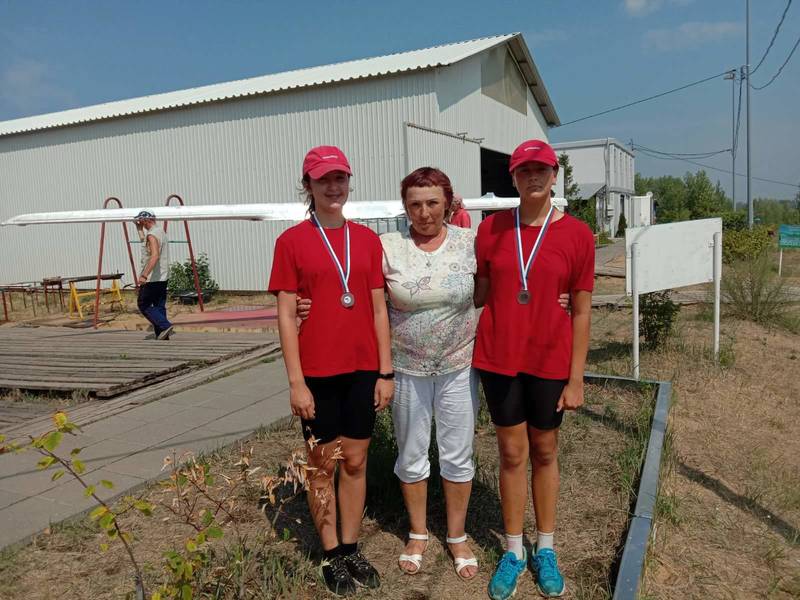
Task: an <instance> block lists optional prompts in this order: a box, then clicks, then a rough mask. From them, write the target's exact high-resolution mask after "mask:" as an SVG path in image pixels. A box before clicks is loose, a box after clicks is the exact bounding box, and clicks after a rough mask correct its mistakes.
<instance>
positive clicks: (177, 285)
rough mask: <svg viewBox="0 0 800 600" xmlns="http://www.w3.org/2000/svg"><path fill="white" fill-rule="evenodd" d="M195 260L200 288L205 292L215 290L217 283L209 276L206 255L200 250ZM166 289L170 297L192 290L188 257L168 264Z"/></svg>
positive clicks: (192, 282)
mask: <svg viewBox="0 0 800 600" xmlns="http://www.w3.org/2000/svg"><path fill="white" fill-rule="evenodd" d="M195 262H196V264H197V278H198V279H199V280H200V289H201V290H202V291H203V292H205V293H207V294H210V293H213V292H216V291H217V290H218V289H219V285H218V284H217V282H216V281H214V279H213V278H212V277H211V267H210V266H209V264H208V255H207V254H205V253H204V252H201V253H200V254H198V255H197V258H196V259H195ZM167 291H168V292H169V295H170V296H172V297H175V296H177V295H179V294H185V293H186V292H193V291H194V274H193V273H192V261H191V260H190V259H188V258H187V259H186V261H184V262H183V263H179V262H174V263H172V264H171V265H170V266H169V277H168V280H167Z"/></svg>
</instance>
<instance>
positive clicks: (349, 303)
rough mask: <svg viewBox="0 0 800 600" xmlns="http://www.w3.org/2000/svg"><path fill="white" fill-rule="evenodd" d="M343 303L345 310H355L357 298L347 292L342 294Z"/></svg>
mask: <svg viewBox="0 0 800 600" xmlns="http://www.w3.org/2000/svg"><path fill="white" fill-rule="evenodd" d="M341 302H342V306H344V307H345V308H353V306H354V305H355V303H356V297H355V296H354V295H353V294H351V293H350V292H346V293H344V294H342V298H341Z"/></svg>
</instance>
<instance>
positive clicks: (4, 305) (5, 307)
mask: <svg viewBox="0 0 800 600" xmlns="http://www.w3.org/2000/svg"><path fill="white" fill-rule="evenodd" d="M3 315H5V320H6V321H8V306H6V291H5V290H3Z"/></svg>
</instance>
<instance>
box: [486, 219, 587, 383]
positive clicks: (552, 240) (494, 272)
mask: <svg viewBox="0 0 800 600" xmlns="http://www.w3.org/2000/svg"><path fill="white" fill-rule="evenodd" d="M540 229H541V227H538V226H537V227H532V226H526V225H523V226H522V254H523V257H524V259H526V260H527V258H528V255H529V254H530V251H531V249H532V248H533V244H534V243H535V241H536V236H537V235H538V234H539V231H540ZM475 245H476V248H475V252H476V255H477V259H478V277H487V278H488V279H489V283H490V285H489V295H488V296H487V299H486V306H485V307H484V309H483V312H482V313H481V317H480V321H479V322H478V332H477V336H476V338H475V352H474V354H473V359H472V365H473V366H474V367H477V368H479V369H484V370H486V371H491V372H494V373H500V374H502V375H510V376H514V375H516V374H517V373H527V374H529V375H535V376H536V377H542V378H544V379H568V378H569V370H570V361H571V360H572V320H571V318H570V315H569V313H567V311H565V310H564V309H563V308H561V307H560V306H559V304H558V296H559V294H562V293H564V292H570V293H574V292H577V291H579V290H585V291H592V289H593V288H594V237H593V236H592V232H591V230H590V229H589V227H588V225H586V223H584V222H583V221H580V220H578V219H576V218H575V217H571V216H569V215H564V216H563V217H562V218H561V219H559V220H558V221H555V222H553V223H551V224H550V227H548V229H547V232H546V233H545V237H544V240H543V241H542V245H541V247H540V249H539V253H538V254H537V256H536V258H535V259H534V261H533V265H532V267H531V270H530V271H529V272H528V291H529V292H530V295H531V297H530V301H529V303H528V304H519V302H517V294H518V293H519V291H520V289H522V284H521V283H520V276H519V266H518V259H517V239H516V233H515V232H514V211H513V210H505V211H502V212H498V213H495V214H493V215H491V216H490V217H489V218H487V219H486V220H484V221H483V222H482V223H481V224H480V226H479V227H478V235H477V239H476V242H475Z"/></svg>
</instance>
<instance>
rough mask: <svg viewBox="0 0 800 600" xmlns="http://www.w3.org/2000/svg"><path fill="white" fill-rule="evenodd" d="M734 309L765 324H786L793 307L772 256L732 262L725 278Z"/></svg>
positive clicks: (730, 308)
mask: <svg viewBox="0 0 800 600" xmlns="http://www.w3.org/2000/svg"><path fill="white" fill-rule="evenodd" d="M722 289H723V291H724V293H725V296H726V298H727V300H728V308H729V310H730V312H731V313H732V314H733V315H734V316H737V317H740V318H742V319H747V320H749V321H755V322H756V323H761V324H763V325H776V324H782V323H783V321H784V318H785V317H786V313H787V311H788V310H789V298H788V297H787V294H786V291H785V289H784V282H783V280H782V279H781V278H780V277H778V276H777V275H775V274H774V273H773V272H772V265H771V264H770V260H769V255H768V254H767V253H766V252H761V254H760V255H758V256H756V257H754V258H750V259H749V260H740V261H736V262H734V263H733V264H731V265H730V266H729V267H728V268H727V269H726V270H725V273H724V276H723V278H722Z"/></svg>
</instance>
